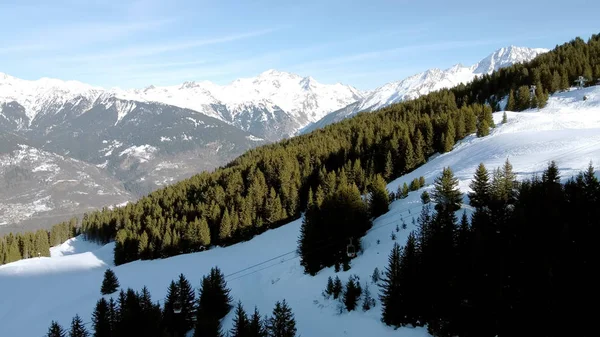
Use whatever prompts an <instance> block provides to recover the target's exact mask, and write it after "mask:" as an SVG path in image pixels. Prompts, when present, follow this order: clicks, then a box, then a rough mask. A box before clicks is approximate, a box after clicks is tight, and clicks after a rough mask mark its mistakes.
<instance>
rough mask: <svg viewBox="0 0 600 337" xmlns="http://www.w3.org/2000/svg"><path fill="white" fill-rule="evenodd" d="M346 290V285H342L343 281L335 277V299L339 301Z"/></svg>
mask: <svg viewBox="0 0 600 337" xmlns="http://www.w3.org/2000/svg"><path fill="white" fill-rule="evenodd" d="M343 290H344V285H343V284H342V280H340V278H339V277H337V276H336V277H335V280H334V281H333V299H338V298H339V297H340V295H341V294H342V291H343Z"/></svg>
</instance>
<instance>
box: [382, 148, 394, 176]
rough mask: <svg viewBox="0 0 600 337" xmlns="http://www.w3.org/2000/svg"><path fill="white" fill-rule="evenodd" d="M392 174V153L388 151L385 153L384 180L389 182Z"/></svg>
mask: <svg viewBox="0 0 600 337" xmlns="http://www.w3.org/2000/svg"><path fill="white" fill-rule="evenodd" d="M393 174H394V163H393V162H392V153H391V152H390V151H388V152H387V154H386V156H385V166H384V168H383V177H384V178H385V180H389V179H391V178H392V175H393Z"/></svg>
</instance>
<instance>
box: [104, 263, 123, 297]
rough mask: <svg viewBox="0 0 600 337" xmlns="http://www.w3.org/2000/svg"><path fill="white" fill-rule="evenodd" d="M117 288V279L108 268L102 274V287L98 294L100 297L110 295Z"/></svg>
mask: <svg viewBox="0 0 600 337" xmlns="http://www.w3.org/2000/svg"><path fill="white" fill-rule="evenodd" d="M118 288H119V280H118V279H117V275H115V272H113V271H112V269H110V268H108V269H106V271H105V272H104V280H102V287H101V288H100V292H101V293H102V295H108V294H112V293H114V292H115V291H117V289H118Z"/></svg>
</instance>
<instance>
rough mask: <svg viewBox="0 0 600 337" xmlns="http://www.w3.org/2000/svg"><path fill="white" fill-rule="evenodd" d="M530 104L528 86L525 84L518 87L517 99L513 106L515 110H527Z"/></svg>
mask: <svg viewBox="0 0 600 337" xmlns="http://www.w3.org/2000/svg"><path fill="white" fill-rule="evenodd" d="M530 106H531V95H530V93H529V88H528V87H527V86H525V85H522V86H520V87H519V90H518V91H517V100H516V102H515V108H516V109H517V111H523V110H527V109H528V108H529V107H530Z"/></svg>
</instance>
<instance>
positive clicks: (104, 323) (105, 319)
mask: <svg viewBox="0 0 600 337" xmlns="http://www.w3.org/2000/svg"><path fill="white" fill-rule="evenodd" d="M109 313H110V312H109V304H108V302H107V301H106V300H105V299H104V298H100V300H98V302H96V307H95V309H94V312H93V313H92V324H93V327H94V337H111V336H113V327H111V320H110V315H109Z"/></svg>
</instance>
